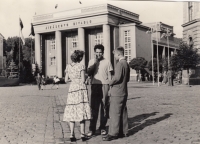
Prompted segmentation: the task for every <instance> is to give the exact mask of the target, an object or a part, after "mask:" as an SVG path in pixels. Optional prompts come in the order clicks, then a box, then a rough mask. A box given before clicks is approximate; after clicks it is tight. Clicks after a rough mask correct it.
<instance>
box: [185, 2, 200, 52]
mask: <svg viewBox="0 0 200 144" xmlns="http://www.w3.org/2000/svg"><path fill="white" fill-rule="evenodd" d="M182 27H183V40H184V41H185V42H187V43H193V46H194V47H195V48H200V2H192V1H191V2H184V3H183V25H182ZM199 53H200V51H199Z"/></svg>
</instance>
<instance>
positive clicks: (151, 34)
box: [151, 33, 154, 85]
mask: <svg viewBox="0 0 200 144" xmlns="http://www.w3.org/2000/svg"><path fill="white" fill-rule="evenodd" d="M151 47H152V80H153V85H154V68H153V49H154V47H153V39H152V33H151Z"/></svg>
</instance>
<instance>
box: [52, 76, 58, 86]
mask: <svg viewBox="0 0 200 144" xmlns="http://www.w3.org/2000/svg"><path fill="white" fill-rule="evenodd" d="M59 83H60V79H59V78H58V77H57V76H54V78H53V85H52V87H53V86H54V85H57V89H58V88H59ZM52 87H51V88H52Z"/></svg>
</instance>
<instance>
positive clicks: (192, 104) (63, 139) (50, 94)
mask: <svg viewBox="0 0 200 144" xmlns="http://www.w3.org/2000/svg"><path fill="white" fill-rule="evenodd" d="M68 86H69V85H67V84H64V85H60V88H59V89H58V90H57V89H56V88H54V89H50V88H51V86H50V85H48V86H47V87H46V89H45V90H40V91H39V90H38V89H37V86H36V85H33V86H31V85H27V86H17V87H0V124H1V127H0V144H7V143H8V144H63V143H70V142H69V132H70V129H69V125H68V123H66V122H63V121H62V118H63V112H64V108H65V104H66V99H67V90H68ZM199 92H200V86H192V87H187V86H178V85H175V86H174V87H168V86H166V85H163V86H161V87H157V86H156V84H155V86H153V85H152V84H151V83H134V82H131V83H129V97H128V101H127V106H128V114H129V120H128V121H129V134H130V136H129V137H128V138H122V139H118V140H114V141H111V142H104V141H102V138H101V136H100V135H97V136H96V137H94V138H92V139H90V140H88V141H87V142H84V143H88V144H107V143H109V144H110V143H111V144H112V143H113V144H155V143H158V144H170V143H172V144H198V143H200V95H199ZM88 125H89V122H87V123H86V132H87V131H88ZM98 125H99V123H98ZM98 125H97V126H98ZM108 126H109V121H108ZM75 134H76V137H77V142H76V143H83V142H81V140H80V126H79V123H77V124H76V128H75Z"/></svg>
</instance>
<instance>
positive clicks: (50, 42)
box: [45, 36, 57, 77]
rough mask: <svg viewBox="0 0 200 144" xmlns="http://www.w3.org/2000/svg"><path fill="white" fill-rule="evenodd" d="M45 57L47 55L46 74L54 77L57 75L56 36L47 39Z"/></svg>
mask: <svg viewBox="0 0 200 144" xmlns="http://www.w3.org/2000/svg"><path fill="white" fill-rule="evenodd" d="M45 51H46V54H45V57H46V64H45V69H46V76H48V77H53V76H55V75H56V73H57V71H56V42H55V36H48V37H47V38H46V39H45Z"/></svg>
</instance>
